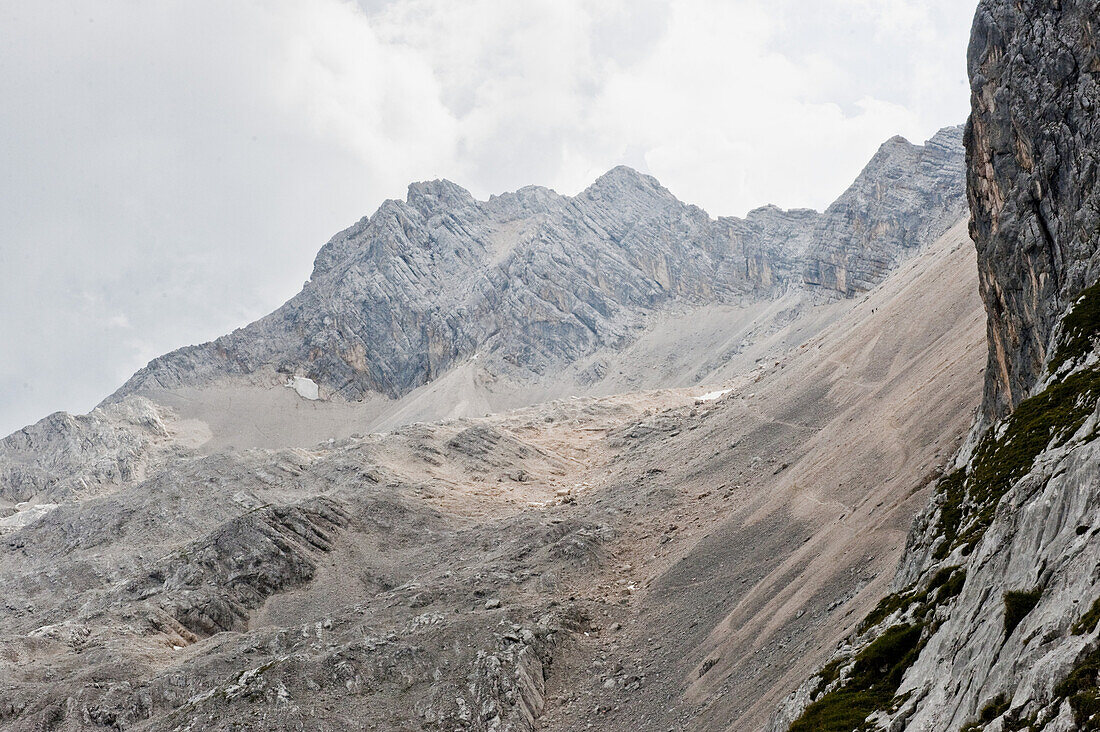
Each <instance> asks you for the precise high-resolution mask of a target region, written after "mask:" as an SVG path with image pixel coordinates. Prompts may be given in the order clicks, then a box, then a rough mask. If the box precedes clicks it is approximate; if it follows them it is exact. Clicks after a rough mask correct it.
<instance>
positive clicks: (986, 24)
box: [772, 0, 1100, 730]
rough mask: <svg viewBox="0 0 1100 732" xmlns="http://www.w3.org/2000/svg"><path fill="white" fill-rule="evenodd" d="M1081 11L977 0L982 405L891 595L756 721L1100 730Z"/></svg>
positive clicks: (975, 199) (973, 160)
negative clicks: (775, 710) (769, 717)
mask: <svg viewBox="0 0 1100 732" xmlns="http://www.w3.org/2000/svg"><path fill="white" fill-rule="evenodd" d="M1096 10H1097V8H1096V5H1095V3H1090V2H1075V1H1073V0H1064V1H1063V2H1056V3H1039V2H1008V0H983V1H982V2H981V4H980V5H979V8H978V12H977V16H976V18H975V23H974V30H973V36H972V39H971V43H970V51H969V57H968V64H969V70H970V78H971V90H972V105H973V114H972V116H971V120H970V123H969V125H968V127H967V134H966V143H967V158H968V173H967V180H968V194H969V200H970V207H971V212H972V219H971V225H970V228H971V233H972V235H973V237H974V240H975V244H976V247H977V263H978V271H979V276H980V283H981V294H982V298H983V300H984V302H985V307H986V311H987V315H988V317H987V332H988V350H989V356H988V368H987V370H986V378H985V385H984V400H983V408H982V412H981V415H980V417H979V419H978V420H977V422H976V424H975V425H974V428H973V430H972V432H971V435H970V437H969V438H968V439H967V441H966V442H965V444H964V445H963V447H962V449H961V451H960V452H959V453H958V455H957V456H956V457H955V459H954V460H953V461H952V466H951V468H950V470H948V471H947V472H946V474H945V475H944V476H943V477H942V478H941V479H940V480H939V481H938V484H937V486H936V489H935V491H934V494H933V498H932V501H931V503H930V504H929V506H928V507H927V508H926V509H925V510H924V511H923V512H922V513H921V514H920V515H919V516H918V517H917V519H916V521H915V522H914V524H913V527H912V529H911V531H910V535H909V539H908V543H907V546H906V550H905V554H904V557H903V560H902V562H901V563H900V565H899V569H898V572H897V576H896V577H895V579H894V581H893V583H892V587H891V592H890V594H888V595H886V596H885V597H884V598H882V600H881V601H880V603H879V605H878V606H877V608H876V609H875V610H874V611H873V612H871V613H870V614H869V615H867V616H866V618H865V619H863V620H862V621H861V622H860V623H859V624H858V625H857V626H856V627H855V628H854V629H853V632H852V633H851V635H850V636H849V637H848V638H847V640H846V641H845V643H844V644H843V645H842V646H841V648H840V650H839V652H838V653H837V654H836V655H835V656H834V658H833V659H832V660H831V661H830V662H829V663H828V664H827V665H825V666H824V667H823V669H822V670H821V671H819V672H818V674H817V675H816V676H814V677H813V678H811V679H810V680H809V681H808V682H807V683H805V684H804V685H803V686H802V688H801V689H800V690H799V691H798V692H797V693H795V694H794V695H792V696H791V697H790V698H789V699H788V700H787V702H786V703H785V704H784V705H783V707H782V709H781V710H780V712H779V714H778V715H777V716H776V718H775V719H774V720H773V723H772V729H776V730H784V729H788V728H789V729H792V730H802V729H807V730H808V729H814V730H829V729H836V730H841V729H844V730H847V729H852V728H853V727H855V726H860V725H862V724H863V722H864V720H865V719H870V720H873V722H874V726H875V728H882V729H898V730H901V729H911V730H955V729H966V730H979V729H990V730H1018V729H1029V730H1038V729H1042V730H1088V729H1097V728H1098V727H1100V721H1098V718H1097V716H1096V715H1097V710H1098V709H1100V706H1098V705H1100V686H1098V684H1097V670H1096V669H1097V664H1098V663H1100V637H1098V622H1097V621H1098V618H1100V589H1098V587H1097V571H1096V570H1097V567H1098V566H1100V538H1098V535H1097V534H1098V531H1100V528H1098V527H1100V493H1098V491H1097V486H1098V485H1100V443H1098V442H1097V440H1096V437H1097V436H1098V434H1100V432H1098V429H1097V425H1098V424H1100V367H1098V363H1100V283H1098V282H1097V280H1098V278H1100V236H1098V232H1100V219H1098V215H1100V214H1098V211H1100V209H1098V202H1100V190H1098V188H1097V186H1096V159H1097V154H1098V151H1100V137H1098V133H1100V118H1098V116H1097V112H1096V110H1097V108H1098V106H1097V105H1098V104H1100V87H1098V86H1097V84H1096V80H1095V75H1096V73H1097V71H1100V52H1098V49H1097V42H1096V35H1095V30H1094V26H1095V20H1096ZM792 723H793V724H792Z"/></svg>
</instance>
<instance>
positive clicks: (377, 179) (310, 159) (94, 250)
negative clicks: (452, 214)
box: [0, 0, 972, 433]
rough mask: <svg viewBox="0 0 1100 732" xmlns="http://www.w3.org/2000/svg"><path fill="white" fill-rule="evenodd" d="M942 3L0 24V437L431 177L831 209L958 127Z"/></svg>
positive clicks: (412, 10)
mask: <svg viewBox="0 0 1100 732" xmlns="http://www.w3.org/2000/svg"><path fill="white" fill-rule="evenodd" d="M971 14H972V9H971V8H966V7H960V4H959V3H957V1H956V0H607V1H606V2H601V3H592V2H586V1H584V0H526V1H525V2H515V0H463V1H462V2H459V1H457V0H360V2H359V4H355V3H352V2H347V1H344V0H238V1H237V2H233V3H224V2H215V1H214V0H160V1H158V2H156V3H133V2H126V1H124V0H51V2H49V3H10V4H7V5H5V6H3V7H0V68H2V69H4V72H3V74H2V75H0V95H2V96H3V98H4V100H5V104H4V105H3V106H2V107H0V167H2V168H3V169H4V170H5V172H7V173H8V175H6V176H4V178H3V179H2V182H0V272H2V274H0V277H2V280H0V315H2V316H3V317H0V383H2V384H4V385H5V386H4V387H3V388H0V433H4V432H7V431H9V430H10V429H14V428H17V427H18V426H20V425H21V424H23V423H26V422H29V421H32V420H34V419H37V418H38V417H40V416H42V415H43V414H45V413H46V412H47V411H49V410H52V409H62V408H63V409H69V410H73V411H83V410H87V409H88V408H90V407H91V406H92V405H93V404H94V403H95V402H96V401H98V400H99V399H100V398H101V397H102V396H104V395H106V394H107V393H109V392H110V391H111V390H113V389H114V388H115V387H116V386H117V385H118V384H119V383H120V382H121V381H122V380H123V379H124V378H125V377H126V376H127V375H128V374H129V373H130V372H132V371H133V370H134V369H135V368H137V367H139V366H141V365H142V364H143V363H144V362H145V361H146V360H148V359H149V358H150V357H151V356H152V355H155V354H158V353H161V352H163V351H166V350H169V349H171V348H173V347H176V346H179V345H183V344H186V343H192V342H198V341H201V340H205V339H209V338H212V337H214V336H216V335H218V334H220V333H222V332H225V331H228V330H230V329H231V328H233V327H235V326H238V325H241V324H243V323H244V322H247V321H248V320H250V319H252V318H255V317H257V316H259V315H261V314H263V313H264V312H266V311H268V310H270V309H272V308H274V307H276V306H277V305H278V304H279V303H281V302H282V301H283V300H285V299H286V298H287V297H289V296H290V295H292V294H293V293H294V292H295V291H296V290H297V288H298V287H299V286H300V284H301V282H302V281H303V280H304V279H305V278H306V277H307V276H308V273H309V268H310V264H311V262H312V258H313V256H314V254H315V253H316V250H317V249H318V247H319V246H320V245H321V244H322V243H323V242H324V241H325V240H326V239H327V238H328V237H329V236H331V235H332V234H333V233H335V232H336V231H337V230H338V229H340V228H342V227H343V226H346V225H348V224H349V223H351V222H352V221H354V220H355V219H357V218H358V217H360V216H362V215H365V214H369V213H371V212H372V211H373V210H374V209H375V208H376V207H377V205H378V204H379V203H380V202H381V200H382V199H383V198H386V197H394V196H401V195H403V194H404V189H405V185H406V184H407V183H408V182H409V181H411V180H417V179H425V178H434V177H449V178H452V179H454V180H456V181H457V182H459V183H461V184H463V185H465V186H467V187H469V188H470V189H471V190H473V191H474V192H475V193H476V194H478V195H481V196H485V195H487V194H489V193H492V192H499V191H501V190H505V189H513V188H516V187H518V186H521V185H525V184H528V183H540V184H544V185H550V186H552V187H556V188H558V189H559V190H561V191H563V192H567V193H572V192H575V191H577V190H579V189H580V188H582V187H583V186H584V185H586V184H587V183H588V182H590V181H591V179H592V178H594V177H595V176H596V175H598V174H599V173H602V172H603V171H604V170H606V169H607V168H609V167H611V166H612V165H614V164H617V163H620V162H625V163H627V164H631V165H634V166H636V167H642V168H647V169H648V170H649V171H650V172H652V173H654V174H655V175H657V176H658V177H659V178H660V179H661V180H662V182H664V183H665V184H666V185H668V186H669V187H670V188H671V189H672V190H673V191H674V192H675V193H677V194H678V195H680V196H681V197H682V198H684V199H685V200H689V201H691V202H693V203H699V204H701V205H703V206H704V207H705V208H707V209H708V210H710V211H711V212H712V213H714V214H731V213H733V214H739V213H744V211H746V210H747V209H748V208H750V207H752V206H756V205H759V204H762V203H765V202H776V203H779V204H781V205H784V206H796V205H812V206H817V207H820V206H823V205H825V204H826V203H828V202H829V201H830V200H831V199H832V198H833V197H835V196H836V195H837V194H838V193H839V192H840V190H841V189H843V187H844V186H845V185H846V184H847V183H848V182H850V180H851V179H852V178H853V177H854V175H855V174H856V172H858V170H859V168H860V167H861V166H862V165H863V163H864V162H865V161H866V159H867V158H868V157H869V155H870V154H871V153H872V152H873V150H874V149H875V148H876V147H877V145H878V144H879V143H880V142H881V141H882V140H884V139H886V138H887V137H889V136H891V135H893V134H896V133H902V134H905V135H907V136H909V137H910V138H914V139H923V138H924V137H927V136H929V135H931V134H932V133H933V132H934V131H935V129H936V128H938V127H939V126H942V125H945V124H953V123H956V122H959V121H961V120H962V118H963V117H964V115H965V113H966V105H967V89H966V84H965V79H964V70H965V65H964V53H965V44H966V36H967V31H968V26H969V21H970V15H971Z"/></svg>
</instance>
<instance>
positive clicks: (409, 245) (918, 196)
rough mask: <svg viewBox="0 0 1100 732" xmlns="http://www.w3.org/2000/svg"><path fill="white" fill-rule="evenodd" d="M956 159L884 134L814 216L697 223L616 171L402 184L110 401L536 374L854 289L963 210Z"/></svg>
mask: <svg viewBox="0 0 1100 732" xmlns="http://www.w3.org/2000/svg"><path fill="white" fill-rule="evenodd" d="M962 166H963V156H962V154H961V135H960V130H959V129H958V128H949V129H946V130H944V131H942V132H940V133H939V134H938V135H936V137H935V138H933V139H932V140H931V141H929V143H928V144H927V145H925V146H915V145H911V144H910V143H908V142H906V141H904V140H902V139H900V138H895V139H893V140H890V141H889V142H887V143H886V144H884V145H883V146H882V148H881V149H880V150H879V152H878V153H877V154H876V155H875V156H874V158H873V159H872V160H871V162H870V163H869V164H868V165H867V167H866V169H865V170H864V171H863V172H862V173H861V175H860V176H859V178H858V179H857V181H856V182H855V183H854V184H853V186H852V187H851V189H850V190H848V191H847V192H846V193H845V194H844V195H843V196H842V197H841V198H840V199H839V200H838V201H837V202H836V203H835V204H833V205H832V206H831V207H830V208H829V209H828V210H826V211H825V212H824V213H823V214H819V213H816V212H813V211H805V210H801V211H798V210H796V211H782V210H780V209H777V208H775V207H765V208H762V209H759V210H756V211H753V212H752V213H750V214H749V215H748V217H747V218H745V219H743V220H742V219H736V218H719V219H717V220H714V219H711V218H710V217H709V216H708V215H707V214H706V212H704V211H702V210H701V209H699V208H697V207H695V206H691V205H687V204H684V203H681V202H680V201H678V200H677V199H676V198H675V197H674V196H673V195H672V194H671V193H669V191H668V190H666V189H665V188H663V187H662V186H661V185H660V184H659V183H658V182H657V181H656V180H654V179H653V178H651V177H649V176H646V175H642V174H640V173H637V172H636V171H634V170H631V169H629V168H625V167H619V168H615V169H614V170H612V171H610V172H608V173H607V174H605V175H603V176H602V177H600V178H599V179H598V180H597V181H596V182H595V183H593V184H592V185H591V186H590V187H589V188H588V189H586V190H585V191H583V192H582V193H580V194H579V195H577V196H575V197H572V198H570V197H565V196H560V195H558V194H557V193H555V192H553V191H551V190H548V189H545V188H538V187H528V188H523V189H521V190H519V191H516V192H515V193H507V194H504V195H501V196H494V197H492V198H490V199H489V200H488V201H484V202H483V201H476V200H475V199H474V198H473V197H472V196H471V195H470V194H469V193H468V192H467V191H465V190H464V189H462V188H460V187H459V186H457V185H455V184H454V183H451V182H449V181H445V180H444V181H433V182H427V183H415V184H413V185H411V186H409V192H408V197H407V199H406V200H405V201H404V202H402V201H387V202H385V203H384V204H383V205H382V206H381V208H379V210H378V211H377V212H376V213H375V214H374V215H373V216H371V217H369V218H364V219H362V220H361V221H359V222H358V223H357V224H355V225H354V226H352V227H351V228H349V229H347V230H346V231H343V232H341V233H340V234H337V235H336V236H335V237H333V239H332V240H331V241H329V242H328V244H326V245H325V246H324V247H323V248H322V249H321V251H320V253H319V254H318V255H317V258H316V261H315V264H314V271H313V274H312V276H311V278H310V280H309V282H307V283H306V285H305V287H304V288H303V290H302V292H301V293H299V294H298V295H297V296H295V297H294V298H293V299H291V300H290V301H289V302H287V303H286V305H284V306H283V307H281V308H280V309H279V310H277V311H275V312H274V313H272V314H270V315H268V316H266V317H264V318H262V319H260V320H258V321H256V322H255V323H253V324H251V325H249V326H247V327H245V328H242V329H240V330H237V331H235V332H233V333H231V334H229V335H227V336H224V337H222V338H219V339H218V340H216V341H214V342H212V343H207V344H204V345H200V346H191V347H187V348H183V349H180V350H178V351H174V352H172V353H169V354H167V355H165V356H162V357H160V358H158V359H156V360H154V361H153V362H152V363H150V364H149V365H148V366H147V367H146V368H144V369H142V370H141V371H139V372H138V373H137V374H135V375H134V376H133V377H132V378H131V379H130V380H129V381H128V382H127V383H126V384H125V385H124V386H123V387H122V388H121V389H120V390H119V391H118V392H117V393H116V394H115V395H114V396H113V397H112V399H114V400H117V399H119V398H121V397H123V396H125V395H127V394H132V393H148V392H150V391H154V390H158V389H165V388H167V389H172V388H177V387H181V386H195V385H200V386H201V385H203V384H206V383H210V382H212V381H215V380H217V379H219V378H221V377H225V376H242V377H247V376H248V375H253V374H257V373H258V372H260V371H261V370H263V369H265V368H266V369H270V368H274V369H275V370H277V371H278V372H281V373H284V374H286V375H287V376H301V377H307V378H310V379H312V380H313V381H314V382H316V383H317V384H319V385H320V387H321V391H322V396H323V397H326V398H332V397H333V396H336V397H338V398H343V399H347V400H360V399H363V398H365V397H367V396H369V395H371V394H383V395H386V396H389V397H393V398H396V397H400V396H402V395H405V394H407V393H408V392H410V391H412V390H413V389H415V388H416V387H419V386H421V385H423V384H426V383H429V382H432V381H434V380H436V379H438V378H439V377H440V376H441V375H443V374H444V373H446V372H447V371H448V370H449V369H451V368H452V367H454V366H455V365H456V364H459V363H461V362H463V361H465V360H468V359H471V358H474V357H477V358H479V359H481V361H480V363H482V364H485V365H486V366H487V367H488V368H491V369H493V371H494V372H495V373H499V374H503V375H504V376H505V377H506V378H507V379H509V380H510V381H517V382H520V383H522V382H524V381H525V380H526V381H530V382H537V381H538V380H539V379H541V378H544V377H545V375H546V374H547V373H551V372H553V371H554V370H556V369H560V368H561V367H563V366H565V365H568V364H573V363H576V362H578V361H580V360H581V359H582V358H584V357H586V356H590V355H592V354H593V353H595V352H597V351H598V350H599V349H601V348H611V349H621V348H623V347H625V346H626V345H628V344H630V343H631V342H633V341H634V339H636V338H637V337H638V335H639V334H640V332H641V330H642V327H643V325H644V323H645V322H646V318H647V316H648V315H650V314H652V313H654V312H656V311H659V310H662V309H664V308H667V307H669V306H673V305H681V306H682V305H707V304H729V303H745V302H754V301H759V300H765V299H771V298H774V297H776V296H778V295H779V294H781V293H782V292H784V291H785V290H787V289H789V288H792V287H802V286H808V287H811V288H814V289H819V290H823V291H825V292H829V293H833V294H834V295H835V294H840V295H844V296H850V295H853V294H855V293H859V292H863V291H866V290H867V289H869V288H870V287H872V286H873V285H875V284H876V283H878V282H880V281H881V280H882V278H883V277H884V276H885V274H886V273H887V272H889V271H890V270H891V269H892V268H893V267H895V266H896V265H897V263H898V262H899V261H901V260H902V259H903V258H904V257H906V256H908V255H909V254H911V253H912V252H914V251H916V250H917V249H918V248H919V247H920V246H921V245H923V244H929V243H931V242H932V241H934V240H935V239H936V238H937V237H938V236H939V235H940V234H942V233H943V232H944V231H946V230H947V228H948V227H949V226H951V225H952V224H953V223H954V222H955V221H956V220H958V218H959V217H960V216H961V215H962V213H963V212H964V210H965V201H964V200H963V189H962V185H963V168H962ZM584 378H585V379H587V380H589V381H591V380H592V379H598V378H599V374H598V373H591V374H587V375H586V376H585V377H584Z"/></svg>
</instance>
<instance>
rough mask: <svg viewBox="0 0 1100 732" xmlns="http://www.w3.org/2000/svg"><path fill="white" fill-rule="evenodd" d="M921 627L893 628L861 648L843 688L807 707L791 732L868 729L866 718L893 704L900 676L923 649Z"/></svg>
mask: <svg viewBox="0 0 1100 732" xmlns="http://www.w3.org/2000/svg"><path fill="white" fill-rule="evenodd" d="M924 629H925V626H924V624H917V625H909V624H906V625H895V626H893V627H891V628H889V629H888V630H887V631H886V632H885V633H883V634H882V635H881V636H880V637H879V638H878V639H877V640H875V642H874V643H872V644H870V645H869V646H867V647H866V648H864V649H863V650H862V651H861V652H860V653H859V654H858V655H857V656H856V657H855V662H854V663H853V664H852V672H851V674H850V675H849V677H848V678H847V679H845V682H844V684H843V685H842V686H840V687H839V688H837V689H834V690H833V691H831V692H829V693H828V694H825V695H824V696H823V697H821V698H820V699H818V700H817V701H815V702H814V703H813V704H810V705H809V706H808V707H806V710H805V711H804V712H803V713H802V716H801V717H799V718H798V719H797V720H795V722H794V723H793V724H792V725H791V727H790V732H830V730H835V731H837V732H841V731H843V732H854V731H857V730H858V731H863V730H870V729H872V727H870V726H869V725H868V724H867V723H866V720H867V717H868V716H869V715H871V714H872V713H874V712H875V711H876V710H879V709H887V708H888V707H889V706H890V704H891V702H893V701H894V699H895V696H896V694H897V690H898V687H899V686H900V685H901V679H902V676H903V675H904V674H905V670H906V669H908V668H909V667H910V666H911V665H913V662H914V661H916V660H917V656H918V655H920V651H921V649H922V648H923V647H924V642H922V635H923V633H924Z"/></svg>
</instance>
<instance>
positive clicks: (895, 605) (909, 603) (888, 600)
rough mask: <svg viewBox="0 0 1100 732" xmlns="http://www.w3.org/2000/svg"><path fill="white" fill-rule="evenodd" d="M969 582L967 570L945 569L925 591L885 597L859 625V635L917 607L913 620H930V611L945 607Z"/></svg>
mask: <svg viewBox="0 0 1100 732" xmlns="http://www.w3.org/2000/svg"><path fill="white" fill-rule="evenodd" d="M965 582H966V570H965V569H963V568H961V567H957V566H955V567H943V568H942V569H940V570H939V571H938V572H936V574H935V575H933V576H932V579H931V580H929V582H928V587H926V588H925V589H924V591H922V592H918V591H916V590H914V591H912V592H901V593H893V594H890V595H887V596H886V597H884V598H882V599H881V600H880V601H879V603H878V605H876V606H875V609H874V610H872V611H871V612H870V613H868V615H867V617H866V618H864V619H863V622H861V623H860V624H859V632H860V633H865V632H867V631H868V630H870V629H871V628H873V627H875V626H876V625H878V624H879V623H881V622H882V621H883V620H885V619H886V618H888V617H890V616H891V615H892V614H894V612H896V611H898V610H906V611H908V610H909V608H911V607H913V606H917V609H916V611H915V612H914V613H913V617H914V618H916V619H918V620H928V619H929V618H928V617H927V616H928V615H929V612H930V611H931V610H933V609H935V606H936V605H942V604H943V603H945V602H947V601H948V600H950V599H951V598H953V597H955V596H956V595H958V594H959V593H960V592H962V587H963V584H964V583H965Z"/></svg>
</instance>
